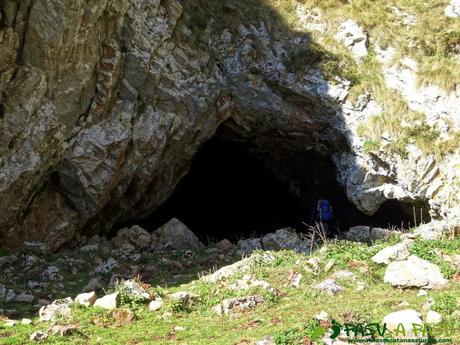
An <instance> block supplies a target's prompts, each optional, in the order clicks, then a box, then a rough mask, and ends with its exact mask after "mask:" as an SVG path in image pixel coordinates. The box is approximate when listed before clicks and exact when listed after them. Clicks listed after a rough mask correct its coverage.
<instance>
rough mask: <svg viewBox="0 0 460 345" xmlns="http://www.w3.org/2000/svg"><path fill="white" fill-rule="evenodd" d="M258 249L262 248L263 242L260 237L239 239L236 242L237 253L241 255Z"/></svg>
mask: <svg viewBox="0 0 460 345" xmlns="http://www.w3.org/2000/svg"><path fill="white" fill-rule="evenodd" d="M256 250H262V242H261V240H260V238H248V239H245V240H239V241H238V243H237V244H236V254H237V255H240V256H243V255H249V254H251V253H252V252H254V251H256Z"/></svg>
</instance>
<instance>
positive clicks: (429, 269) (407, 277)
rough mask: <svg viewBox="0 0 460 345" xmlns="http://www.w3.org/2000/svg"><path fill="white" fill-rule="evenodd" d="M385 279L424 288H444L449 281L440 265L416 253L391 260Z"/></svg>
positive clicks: (389, 281)
mask: <svg viewBox="0 0 460 345" xmlns="http://www.w3.org/2000/svg"><path fill="white" fill-rule="evenodd" d="M384 281H385V282H386V283H390V284H391V285H393V286H400V287H418V288H421V287H423V288H424V289H434V288H442V287H444V286H446V285H447V283H448V281H447V280H446V279H445V278H444V277H443V276H442V274H441V271H440V270H439V267H438V266H436V265H434V264H432V263H430V262H428V261H426V260H423V259H420V258H419V257H417V256H415V255H411V256H409V257H408V258H407V259H406V260H402V261H394V262H391V263H390V264H389V265H388V267H387V270H386V272H385V277H384Z"/></svg>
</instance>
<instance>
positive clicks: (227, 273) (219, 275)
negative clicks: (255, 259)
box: [201, 258, 251, 283]
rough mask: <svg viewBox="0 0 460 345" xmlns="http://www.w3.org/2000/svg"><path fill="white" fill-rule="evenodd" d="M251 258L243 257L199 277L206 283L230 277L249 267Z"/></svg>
mask: <svg viewBox="0 0 460 345" xmlns="http://www.w3.org/2000/svg"><path fill="white" fill-rule="evenodd" d="M250 263H251V259H249V258H245V259H243V260H240V261H237V262H235V263H233V264H231V265H228V266H224V267H222V268H220V269H219V270H217V271H216V272H214V273H211V274H208V275H205V276H203V277H201V279H202V280H203V281H205V282H208V283H215V282H218V281H219V280H222V279H225V278H230V277H232V276H234V275H236V274H238V273H243V272H246V271H247V270H248V269H249V267H250Z"/></svg>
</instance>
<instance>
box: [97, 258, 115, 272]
mask: <svg viewBox="0 0 460 345" xmlns="http://www.w3.org/2000/svg"><path fill="white" fill-rule="evenodd" d="M117 267H118V262H117V260H115V259H114V258H111V257H110V258H108V259H107V261H105V262H103V263H101V264H100V265H99V266H97V267H96V268H95V269H94V272H96V273H109V272H111V271H113V270H114V269H115V268H117Z"/></svg>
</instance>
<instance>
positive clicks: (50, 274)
mask: <svg viewBox="0 0 460 345" xmlns="http://www.w3.org/2000/svg"><path fill="white" fill-rule="evenodd" d="M59 272H60V271H59V268H57V267H56V266H48V267H47V268H46V270H45V271H44V272H43V273H42V275H41V277H42V279H43V280H45V281H56V280H62V279H63V277H62V275H60V274H59Z"/></svg>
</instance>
